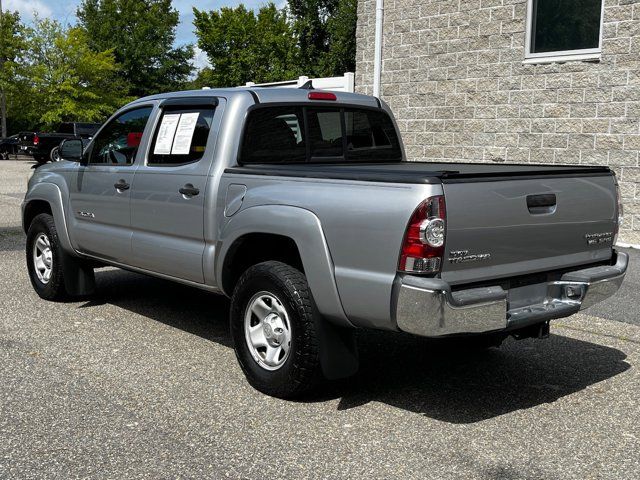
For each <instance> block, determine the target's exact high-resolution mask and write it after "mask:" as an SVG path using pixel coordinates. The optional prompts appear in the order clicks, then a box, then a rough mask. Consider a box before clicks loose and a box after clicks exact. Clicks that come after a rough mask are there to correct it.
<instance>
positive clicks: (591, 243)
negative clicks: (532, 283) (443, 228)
mask: <svg viewBox="0 0 640 480" xmlns="http://www.w3.org/2000/svg"><path fill="white" fill-rule="evenodd" d="M443 188H444V193H445V201H446V210H447V232H446V244H445V248H446V253H445V261H444V264H443V267H442V278H443V279H444V280H446V281H447V282H449V283H452V284H456V283H469V282H477V281H485V280H489V279H493V278H502V277H508V276H514V275H524V274H530V273H534V272H542V271H547V270H556V269H561V268H565V267H572V266H575V265H581V264H588V263H594V262H598V261H602V260H608V259H610V258H611V248H612V243H613V236H614V229H615V225H616V215H617V211H616V208H617V207H616V204H617V202H616V186H615V177H614V176H613V175H612V174H603V175H584V176H580V175H576V176H573V177H571V176H566V177H553V176H550V177H545V176H542V175H541V176H538V177H530V178H526V177H525V178H518V177H515V178H513V177H512V178H508V179H499V180H496V179H494V180H486V179H479V180H476V181H474V180H473V179H467V180H464V181H444V182H443Z"/></svg>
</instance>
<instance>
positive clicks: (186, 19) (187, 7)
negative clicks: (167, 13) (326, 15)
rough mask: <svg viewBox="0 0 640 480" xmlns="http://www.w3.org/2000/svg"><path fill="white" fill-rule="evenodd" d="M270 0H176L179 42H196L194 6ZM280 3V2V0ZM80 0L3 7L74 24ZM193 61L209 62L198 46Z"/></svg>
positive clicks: (17, 0)
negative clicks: (178, 19) (178, 16)
mask: <svg viewBox="0 0 640 480" xmlns="http://www.w3.org/2000/svg"><path fill="white" fill-rule="evenodd" d="M267 1H268V0H244V1H242V2H241V1H239V0H197V1H196V0H173V7H174V8H175V9H176V10H178V12H180V25H178V29H177V31H176V45H184V44H187V43H193V44H195V43H196V37H195V34H194V33H193V10H192V7H193V6H196V7H197V8H198V9H199V10H217V9H219V8H220V7H225V6H236V5H238V4H240V3H244V4H245V6H247V7H248V8H254V9H255V8H257V7H259V6H260V5H263V4H265V3H267ZM278 3H279V2H278ZM79 4H80V0H2V8H3V9H4V10H11V11H15V10H17V11H18V12H20V16H21V18H22V19H23V20H24V21H26V22H29V21H30V20H32V19H33V15H34V12H37V13H38V15H39V16H40V18H44V17H48V18H53V19H55V20H58V21H59V22H61V23H62V24H74V23H75V22H76V16H75V12H76V9H77V8H78V5H79ZM194 65H195V66H196V68H198V69H200V68H202V67H205V66H206V65H207V58H206V55H204V53H203V52H202V51H201V50H200V49H199V48H196V49H195V59H194Z"/></svg>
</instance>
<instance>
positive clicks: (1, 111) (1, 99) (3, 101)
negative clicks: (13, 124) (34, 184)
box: [0, 0, 7, 138]
mask: <svg viewBox="0 0 640 480" xmlns="http://www.w3.org/2000/svg"><path fill="white" fill-rule="evenodd" d="M2 13H3V12H2V0H0V25H1V24H2ZM3 65H4V58H2V59H0V68H1V67H2V66H3ZM0 117H1V118H2V119H1V121H0V122H1V124H2V126H1V127H0V128H1V129H2V135H1V137H2V138H5V137H6V136H7V97H6V95H5V94H4V90H0Z"/></svg>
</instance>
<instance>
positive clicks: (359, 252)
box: [219, 174, 442, 329]
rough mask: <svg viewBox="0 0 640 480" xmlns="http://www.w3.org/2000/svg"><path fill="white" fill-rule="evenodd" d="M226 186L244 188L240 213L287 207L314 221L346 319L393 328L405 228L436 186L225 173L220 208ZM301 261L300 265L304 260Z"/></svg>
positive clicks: (437, 188)
mask: <svg viewBox="0 0 640 480" xmlns="http://www.w3.org/2000/svg"><path fill="white" fill-rule="evenodd" d="M230 184H243V185H246V186H247V193H246V195H245V198H244V201H243V203H242V207H241V209H240V212H242V210H245V209H248V208H252V207H256V206H264V205H289V206H295V207H299V208H302V209H305V210H308V211H310V212H312V213H313V214H314V215H315V216H317V217H318V219H319V221H320V224H321V226H322V232H323V234H324V236H325V240H326V243H327V245H328V248H329V251H330V255H331V261H332V268H333V272H332V273H333V275H334V276H335V282H336V285H337V289H338V293H339V297H340V301H341V303H342V307H343V309H344V312H345V313H346V315H347V317H348V319H349V320H350V321H351V323H353V324H354V325H357V326H362V327H372V328H382V329H389V328H395V325H393V323H392V321H391V298H392V288H393V282H394V279H395V276H396V269H397V263H398V255H399V251H400V247H401V243H402V240H403V237H404V232H405V228H406V225H407V222H408V220H409V217H410V216H411V214H412V213H413V210H414V209H415V208H416V207H417V206H418V204H419V203H420V202H422V201H423V200H424V199H425V198H426V197H428V196H430V195H438V194H441V193H442V188H441V186H440V185H406V184H392V183H374V182H358V181H347V180H324V179H304V178H300V179H298V178H283V177H270V176H252V175H238V174H225V175H223V177H222V181H221V188H220V194H219V204H220V205H223V204H224V195H225V192H226V191H227V187H228V185H230ZM236 215H237V214H236ZM222 218H223V220H222V222H223V224H222V225H221V226H220V230H221V231H222V232H224V230H225V228H226V224H228V223H229V222H230V219H228V218H227V219H225V218H224V216H222ZM231 218H233V217H231ZM230 228H232V226H231V225H230ZM223 235H224V234H223ZM294 240H295V239H294ZM302 261H303V264H304V263H305V258H302ZM314 295H315V293H314Z"/></svg>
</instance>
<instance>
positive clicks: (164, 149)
mask: <svg viewBox="0 0 640 480" xmlns="http://www.w3.org/2000/svg"><path fill="white" fill-rule="evenodd" d="M178 120H180V114H179V113H177V114H167V115H165V116H164V117H162V123H161V124H160V130H159V131H158V138H156V146H155V148H154V149H153V154H154V155H168V154H169V153H171V145H172V144H173V137H174V135H175V133H176V127H177V126H178Z"/></svg>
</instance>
